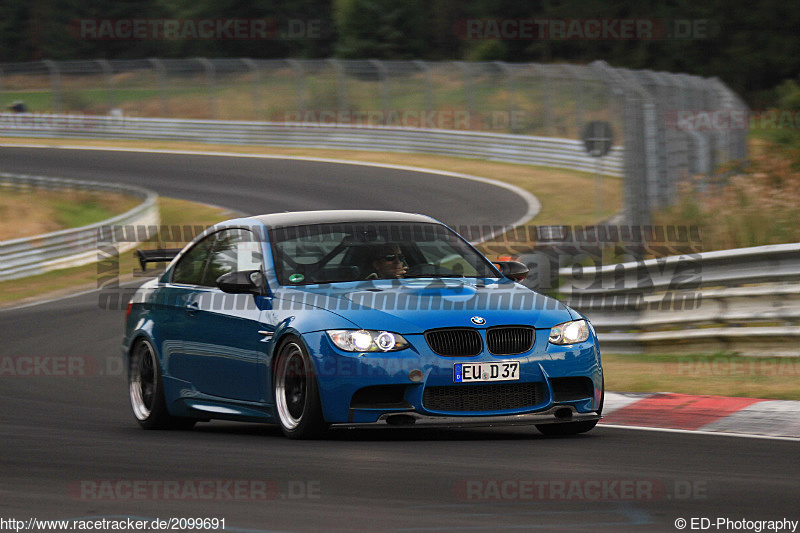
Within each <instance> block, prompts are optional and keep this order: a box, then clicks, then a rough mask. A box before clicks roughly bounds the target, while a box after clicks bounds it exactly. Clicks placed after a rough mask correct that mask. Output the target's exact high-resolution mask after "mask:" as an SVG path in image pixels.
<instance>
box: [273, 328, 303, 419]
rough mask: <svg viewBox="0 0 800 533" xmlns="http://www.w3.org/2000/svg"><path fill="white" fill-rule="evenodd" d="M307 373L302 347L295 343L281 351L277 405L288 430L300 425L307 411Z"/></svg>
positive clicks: (277, 371) (277, 379)
mask: <svg viewBox="0 0 800 533" xmlns="http://www.w3.org/2000/svg"><path fill="white" fill-rule="evenodd" d="M306 372H307V369H306V361H305V357H304V356H303V351H302V349H301V348H300V346H298V345H297V344H296V343H294V342H292V343H289V344H287V345H286V346H285V347H284V348H283V350H281V354H280V358H279V359H278V368H276V369H275V404H276V407H277V409H278V417H279V418H280V421H281V424H282V425H283V427H285V428H286V429H288V430H293V429H295V428H296V427H297V426H298V425H299V424H300V422H301V421H302V419H303V414H304V413H305V410H306V398H307V390H308V383H307V381H306V379H307V376H306Z"/></svg>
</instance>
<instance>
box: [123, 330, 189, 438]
mask: <svg viewBox="0 0 800 533" xmlns="http://www.w3.org/2000/svg"><path fill="white" fill-rule="evenodd" d="M128 394H129V396H130V400H131V408H132V409H133V414H134V416H135V417H136V421H137V422H139V425H140V426H142V427H143V428H144V429H190V428H191V427H192V426H194V424H195V422H196V421H195V420H193V419H191V418H178V417H174V416H172V415H170V414H169V411H167V402H166V400H165V398H164V382H163V380H162V379H161V371H160V369H159V367H158V360H157V359H156V352H155V350H154V349H153V346H152V345H151V344H150V342H149V341H146V340H144V339H142V340H140V341H138V342H137V344H136V346H135V347H134V349H133V352H131V367H130V372H129V374H128Z"/></svg>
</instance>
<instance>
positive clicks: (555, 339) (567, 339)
mask: <svg viewBox="0 0 800 533" xmlns="http://www.w3.org/2000/svg"><path fill="white" fill-rule="evenodd" d="M588 338H589V324H588V323H587V322H586V321H585V320H573V321H572V322H564V323H563V324H559V325H557V326H553V327H552V328H551V329H550V343H551V344H577V343H579V342H583V341H585V340H586V339H588Z"/></svg>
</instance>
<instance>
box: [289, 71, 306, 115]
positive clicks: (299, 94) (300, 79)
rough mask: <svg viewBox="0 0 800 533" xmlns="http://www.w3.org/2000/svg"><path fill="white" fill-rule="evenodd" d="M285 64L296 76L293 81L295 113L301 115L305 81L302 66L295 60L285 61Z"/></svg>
mask: <svg viewBox="0 0 800 533" xmlns="http://www.w3.org/2000/svg"><path fill="white" fill-rule="evenodd" d="M286 63H287V64H288V65H289V66H290V67H292V70H294V72H295V74H296V75H297V79H296V81H295V89H294V94H295V103H296V105H297V112H298V113H301V112H302V111H303V110H304V109H305V108H306V99H305V94H306V80H305V75H306V73H305V69H304V68H303V64H302V63H301V62H300V61H298V60H297V59H287V60H286Z"/></svg>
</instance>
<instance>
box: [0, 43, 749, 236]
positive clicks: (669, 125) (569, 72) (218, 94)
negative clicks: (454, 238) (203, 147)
mask: <svg viewBox="0 0 800 533" xmlns="http://www.w3.org/2000/svg"><path fill="white" fill-rule="evenodd" d="M0 97H2V99H3V104H4V106H10V105H12V104H14V103H15V102H16V105H15V109H16V110H22V109H24V110H26V111H28V112H31V113H45V114H46V113H59V114H69V113H81V114H86V115H106V114H112V115H115V116H133V117H160V118H196V119H215V120H228V121H230V120H244V121H259V122H273V123H281V124H285V125H286V126H287V127H291V126H292V125H297V124H302V125H303V126H308V125H312V126H313V125H316V124H319V125H322V124H325V125H330V124H341V125H347V126H356V127H358V126H364V127H373V126H394V127H402V128H417V129H418V128H422V129H444V130H469V131H488V132H493V133H499V134H514V135H521V136H539V137H556V138H565V139H579V138H580V137H581V134H582V131H583V129H584V126H585V125H586V124H587V123H588V122H590V121H596V120H600V121H606V122H608V123H610V124H611V128H612V131H613V132H615V143H616V144H617V145H619V146H621V147H622V149H623V150H624V154H625V156H624V157H625V178H626V181H625V218H626V221H627V222H629V223H632V224H647V223H648V222H649V221H650V214H651V212H652V210H653V209H657V208H660V207H664V206H666V205H668V204H669V203H670V202H671V201H672V200H673V199H674V198H675V194H676V191H677V184H678V182H679V181H680V180H681V179H684V178H686V177H689V176H691V175H695V174H698V173H705V172H709V171H711V170H713V169H714V168H716V167H717V166H718V165H719V164H720V163H723V162H725V161H729V160H733V159H742V158H744V157H746V144H745V138H746V134H747V129H746V128H739V129H736V128H731V127H716V126H715V125H714V124H710V125H706V124H705V123H698V122H697V121H696V120H693V118H695V117H698V116H700V117H703V116H711V115H712V114H719V113H723V114H724V113H731V112H738V111H742V112H744V111H746V110H747V108H746V106H745V105H744V103H743V102H742V101H741V99H740V98H739V97H738V96H737V95H736V94H734V93H733V92H732V91H731V90H730V89H728V88H727V87H726V86H725V85H724V84H723V83H722V82H720V81H719V80H718V79H715V78H710V79H708V78H701V77H697V76H689V75H685V74H668V73H661V72H651V71H633V70H628V69H619V68H612V67H610V66H609V65H607V64H606V63H604V62H595V63H592V64H591V65H588V66H576V65H563V64H547V65H545V64H534V63H525V64H512V63H504V62H485V63H470V62H426V61H377V60H336V59H328V60H294V59H285V60H254V59H205V58H194V59H154V58H151V59H141V60H114V61H107V60H96V61H62V62H55V61H41V62H35V63H5V64H0ZM20 102H22V105H20ZM714 116H716V115H714ZM6 122H7V121H6ZM0 129H7V125H4V124H2V123H0ZM2 133H3V134H4V135H9V134H10V133H9V132H8V131H6V132H2Z"/></svg>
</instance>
